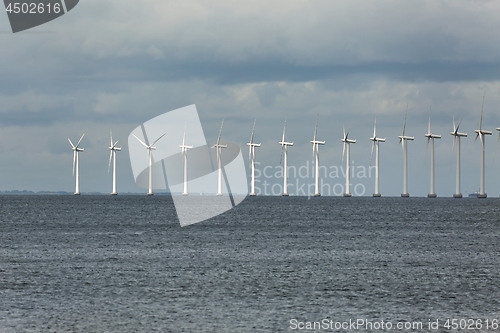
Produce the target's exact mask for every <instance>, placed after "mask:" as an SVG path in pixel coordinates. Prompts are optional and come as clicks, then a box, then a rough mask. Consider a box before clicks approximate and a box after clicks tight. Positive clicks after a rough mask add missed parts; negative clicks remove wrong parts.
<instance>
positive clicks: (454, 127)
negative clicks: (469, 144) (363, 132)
mask: <svg viewBox="0 0 500 333" xmlns="http://www.w3.org/2000/svg"><path fill="white" fill-rule="evenodd" d="M453 133H455V134H456V133H457V126H455V115H453Z"/></svg>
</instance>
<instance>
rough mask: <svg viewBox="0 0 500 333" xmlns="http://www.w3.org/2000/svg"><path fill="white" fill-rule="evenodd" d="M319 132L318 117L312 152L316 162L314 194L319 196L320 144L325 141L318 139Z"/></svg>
mask: <svg viewBox="0 0 500 333" xmlns="http://www.w3.org/2000/svg"><path fill="white" fill-rule="evenodd" d="M317 133H318V118H316V127H315V128H314V138H313V140H312V141H311V143H312V153H313V158H314V159H315V160H314V163H315V174H314V177H315V179H314V196H315V197H319V196H321V193H320V192H319V145H324V144H325V141H318V140H316V134H317Z"/></svg>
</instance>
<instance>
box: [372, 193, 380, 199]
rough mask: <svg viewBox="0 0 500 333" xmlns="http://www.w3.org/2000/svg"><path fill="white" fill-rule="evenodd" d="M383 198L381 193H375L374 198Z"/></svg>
mask: <svg viewBox="0 0 500 333" xmlns="http://www.w3.org/2000/svg"><path fill="white" fill-rule="evenodd" d="M381 196H382V194H380V193H373V197H374V198H380V197H381Z"/></svg>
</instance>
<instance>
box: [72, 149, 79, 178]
mask: <svg viewBox="0 0 500 333" xmlns="http://www.w3.org/2000/svg"><path fill="white" fill-rule="evenodd" d="M76 154H78V153H77V152H76V150H75V151H73V176H74V175H75V164H76Z"/></svg>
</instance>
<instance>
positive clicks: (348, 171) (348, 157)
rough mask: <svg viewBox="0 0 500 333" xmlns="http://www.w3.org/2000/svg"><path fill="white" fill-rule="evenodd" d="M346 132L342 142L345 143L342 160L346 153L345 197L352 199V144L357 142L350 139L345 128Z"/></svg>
mask: <svg viewBox="0 0 500 333" xmlns="http://www.w3.org/2000/svg"><path fill="white" fill-rule="evenodd" d="M343 130H344V138H343V139H342V142H343V143H344V147H343V149H342V159H344V153H346V173H345V193H344V197H350V196H352V194H351V192H350V187H351V184H350V180H351V143H356V140H352V139H349V130H347V133H346V132H345V127H344V128H343Z"/></svg>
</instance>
